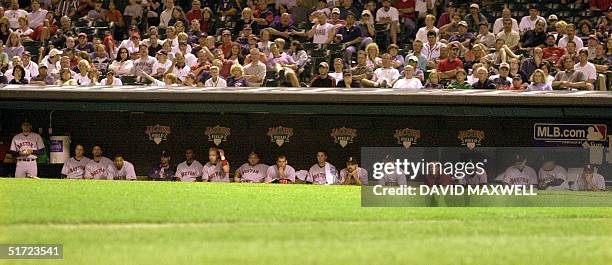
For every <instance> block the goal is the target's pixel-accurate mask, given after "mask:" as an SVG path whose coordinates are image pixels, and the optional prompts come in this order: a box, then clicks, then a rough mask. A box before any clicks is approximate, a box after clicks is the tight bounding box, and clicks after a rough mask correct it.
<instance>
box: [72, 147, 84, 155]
mask: <svg viewBox="0 0 612 265" xmlns="http://www.w3.org/2000/svg"><path fill="white" fill-rule="evenodd" d="M74 155H75V156H76V157H82V156H83V155H85V147H83V145H82V144H77V145H76V146H75V147H74Z"/></svg>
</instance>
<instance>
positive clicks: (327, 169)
mask: <svg viewBox="0 0 612 265" xmlns="http://www.w3.org/2000/svg"><path fill="white" fill-rule="evenodd" d="M307 181H308V182H312V184H328V185H329V184H338V183H340V179H339V178H338V170H337V169H336V167H334V166H333V165H332V164H330V163H328V162H325V166H323V167H322V166H319V164H314V165H313V166H312V167H310V170H308V178H307Z"/></svg>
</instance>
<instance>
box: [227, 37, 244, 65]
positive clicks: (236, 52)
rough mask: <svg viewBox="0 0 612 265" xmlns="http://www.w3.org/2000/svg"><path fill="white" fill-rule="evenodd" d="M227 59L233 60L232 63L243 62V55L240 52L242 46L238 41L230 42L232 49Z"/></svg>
mask: <svg viewBox="0 0 612 265" xmlns="http://www.w3.org/2000/svg"><path fill="white" fill-rule="evenodd" d="M228 60H230V61H232V62H234V64H243V63H244V55H243V54H242V47H241V46H240V44H239V43H237V42H234V43H232V49H231V51H230V55H229V56H228Z"/></svg>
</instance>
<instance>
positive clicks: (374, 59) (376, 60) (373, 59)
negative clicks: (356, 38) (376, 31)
mask: <svg viewBox="0 0 612 265" xmlns="http://www.w3.org/2000/svg"><path fill="white" fill-rule="evenodd" d="M365 51H366V55H367V59H366V64H367V65H368V66H371V67H372V68H378V67H380V66H381V64H382V59H381V58H380V57H378V53H379V50H378V44H376V43H375V42H372V43H370V44H368V46H366V49H365Z"/></svg>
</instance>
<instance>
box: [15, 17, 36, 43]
mask: <svg viewBox="0 0 612 265" xmlns="http://www.w3.org/2000/svg"><path fill="white" fill-rule="evenodd" d="M18 21H19V28H17V29H16V30H15V32H17V33H18V34H19V37H21V40H22V41H31V40H32V38H31V35H32V33H34V30H32V29H31V28H30V26H29V25H28V17H20V18H19V19H18Z"/></svg>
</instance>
